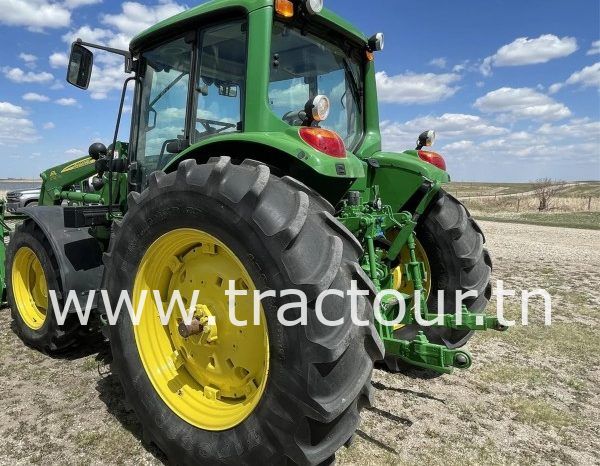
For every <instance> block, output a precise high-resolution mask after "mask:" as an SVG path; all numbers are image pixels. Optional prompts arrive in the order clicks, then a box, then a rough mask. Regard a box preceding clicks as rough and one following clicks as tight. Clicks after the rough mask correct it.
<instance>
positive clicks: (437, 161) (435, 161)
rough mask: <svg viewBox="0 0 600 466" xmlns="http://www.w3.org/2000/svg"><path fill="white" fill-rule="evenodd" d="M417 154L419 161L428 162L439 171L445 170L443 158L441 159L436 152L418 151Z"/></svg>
mask: <svg viewBox="0 0 600 466" xmlns="http://www.w3.org/2000/svg"><path fill="white" fill-rule="evenodd" d="M418 153H419V158H420V159H421V160H424V161H425V162H428V163H430V164H431V165H435V166H436V167H438V168H439V169H441V170H444V171H445V170H446V161H445V160H444V157H442V156H441V155H440V154H438V153H437V152H431V151H429V150H420V151H418Z"/></svg>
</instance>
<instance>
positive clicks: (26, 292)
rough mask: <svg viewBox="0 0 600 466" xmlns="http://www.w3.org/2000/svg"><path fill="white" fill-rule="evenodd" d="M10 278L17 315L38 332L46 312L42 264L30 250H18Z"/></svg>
mask: <svg viewBox="0 0 600 466" xmlns="http://www.w3.org/2000/svg"><path fill="white" fill-rule="evenodd" d="M11 278H12V289H13V295H14V297H15V303H16V305H17V310H18V311H19V315H20V316H21V318H22V319H23V322H25V325H27V326H28V327H29V328H31V329H33V330H39V329H40V328H41V327H42V325H44V322H45V321H46V315H47V312H48V283H47V281H46V275H45V274H44V269H43V268H42V263H41V262H40V260H39V259H38V257H37V256H36V254H35V252H33V250H32V249H31V248H28V247H27V246H24V247H21V248H19V250H18V251H17V253H16V254H15V258H14V260H13V266H12V275H11Z"/></svg>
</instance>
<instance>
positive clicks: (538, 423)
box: [0, 222, 600, 465]
mask: <svg viewBox="0 0 600 466" xmlns="http://www.w3.org/2000/svg"><path fill="white" fill-rule="evenodd" d="M481 225H482V228H483V230H484V232H485V233H486V236H487V241H488V246H489V248H490V250H491V252H492V257H493V260H494V266H495V268H494V279H502V280H504V281H505V287H506V288H514V289H523V288H525V289H535V288H540V287H542V288H546V289H547V290H548V292H549V293H550V294H551V295H552V298H553V300H552V304H553V320H552V325H551V326H544V324H543V316H542V312H541V310H540V309H541V308H540V305H539V303H537V304H536V302H535V300H533V301H532V306H531V309H530V319H529V320H530V323H529V325H528V326H522V325H518V326H517V327H515V328H512V329H511V330H509V331H508V332H507V333H496V332H490V333H481V334H479V335H477V336H476V337H475V338H474V339H473V340H472V342H471V343H470V344H469V345H468V346H469V348H468V349H469V350H470V351H471V352H472V353H473V355H474V357H475V362H474V364H473V366H472V367H471V368H470V369H468V370H466V371H461V372H459V371H455V372H454V373H453V374H451V375H444V376H441V377H437V378H430V376H431V374H428V373H422V372H417V371H410V372H407V373H406V374H390V373H389V372H386V371H385V370H382V369H376V370H375V372H374V376H373V388H374V395H375V405H374V408H372V409H371V410H369V411H363V415H362V425H361V427H360V430H359V431H358V433H357V435H356V437H355V440H354V442H353V443H352V445H351V446H350V447H349V448H348V449H342V450H341V451H340V452H339V454H338V464H340V465H355V464H356V465H357V464H361V465H379V464H394V465H404V464H417V463H422V464H429V465H438V464H439V465H442V464H443V465H469V464H527V463H529V464H586V465H587V464H599V463H600V386H599V384H598V380H600V370H599V368H598V363H597V359H598V358H597V345H598V341H599V340H598V333H599V331H600V316H599V315H598V312H597V311H598V308H599V306H600V299H599V298H598V295H597V293H596V290H597V289H599V288H600V268H599V267H598V266H599V264H600V232H598V231H589V230H578V229H564V228H554V227H543V226H533V225H515V224H510V223H499V222H481ZM519 303H520V299H519V298H518V297H517V298H511V299H509V300H508V309H509V312H508V314H509V317H510V318H516V317H518V315H519V313H520V311H519V309H520V304H519ZM493 305H494V303H492V306H493ZM490 309H493V307H490ZM107 361H108V353H107V347H106V346H105V345H99V346H96V347H94V348H92V349H90V350H88V351H80V352H75V353H73V354H70V355H68V356H67V357H63V358H56V359H53V358H50V357H48V356H45V355H42V354H39V353H37V352H35V351H33V350H31V349H28V348H26V347H24V346H23V345H22V343H21V342H20V341H19V340H18V339H17V337H16V336H15V335H14V333H13V332H12V330H11V329H10V315H9V310H8V309H6V308H4V309H2V310H0V387H2V394H1V397H0V437H1V438H2V439H3V440H2V442H0V464H15V463H17V464H31V463H34V464H69V465H70V464H73V465H76V464H100V463H102V464H115V465H116V464H161V461H162V460H163V458H162V457H161V455H160V453H159V452H157V451H156V450H155V449H154V448H153V447H151V446H149V447H146V446H145V445H144V443H143V441H142V439H141V438H140V432H141V429H140V426H139V424H138V422H137V420H136V418H135V415H134V414H133V413H131V412H130V411H129V410H128V408H127V406H126V405H125V404H124V402H123V398H124V397H123V392H122V389H121V387H120V386H119V384H118V382H117V380H116V378H115V376H114V375H113V374H112V373H111V371H110V366H109V365H108V364H107ZM199 461H201V459H199Z"/></svg>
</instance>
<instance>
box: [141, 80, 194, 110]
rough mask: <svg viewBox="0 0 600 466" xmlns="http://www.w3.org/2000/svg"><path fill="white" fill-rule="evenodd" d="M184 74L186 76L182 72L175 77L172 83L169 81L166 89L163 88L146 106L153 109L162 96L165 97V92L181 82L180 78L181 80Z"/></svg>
mask: <svg viewBox="0 0 600 466" xmlns="http://www.w3.org/2000/svg"><path fill="white" fill-rule="evenodd" d="M186 74H187V71H183V72H182V73H181V74H180V75H179V76H177V77H176V78H175V79H174V80H173V81H171V82H170V83H169V85H168V86H167V87H165V88H164V89H163V90H162V91H160V92H159V94H158V95H157V96H156V97H155V98H154V99H153V100H152V102H150V104H149V105H148V106H149V107H150V108H152V107H154V104H155V103H156V102H158V101H159V100H160V99H161V98H162V96H163V95H165V94H166V93H167V92H169V91H170V90H171V89H172V88H173V86H174V85H175V84H177V83H178V82H179V81H181V78H183V77H184V76H185V75H186Z"/></svg>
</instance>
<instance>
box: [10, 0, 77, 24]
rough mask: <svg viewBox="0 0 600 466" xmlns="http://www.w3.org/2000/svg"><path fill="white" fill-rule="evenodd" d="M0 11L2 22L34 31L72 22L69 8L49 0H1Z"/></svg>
mask: <svg viewBox="0 0 600 466" xmlns="http://www.w3.org/2000/svg"><path fill="white" fill-rule="evenodd" d="M0 11H2V14H1V15H0V23H2V24H6V25H8V26H25V27H28V28H29V29H30V30H33V31H42V30H44V29H47V28H61V27H67V26H68V25H69V24H70V22H71V13H70V12H69V10H68V8H67V7H66V6H65V5H63V4H61V3H58V2H51V1H49V0H0Z"/></svg>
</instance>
